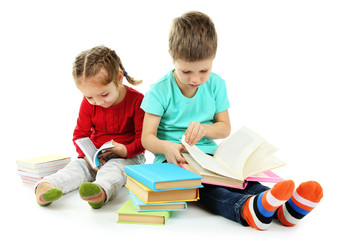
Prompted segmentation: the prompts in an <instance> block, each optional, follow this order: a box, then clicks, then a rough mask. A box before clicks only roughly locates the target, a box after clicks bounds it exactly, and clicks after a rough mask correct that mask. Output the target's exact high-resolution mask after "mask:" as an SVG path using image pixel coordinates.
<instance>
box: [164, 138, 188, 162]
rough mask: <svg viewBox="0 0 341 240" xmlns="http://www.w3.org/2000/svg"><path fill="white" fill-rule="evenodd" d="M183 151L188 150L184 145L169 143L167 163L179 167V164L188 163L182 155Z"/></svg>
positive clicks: (166, 153)
mask: <svg viewBox="0 0 341 240" xmlns="http://www.w3.org/2000/svg"><path fill="white" fill-rule="evenodd" d="M182 150H186V149H185V147H184V146H183V145H182V144H178V143H171V142H169V144H167V150H166V151H165V156H166V159H167V162H170V163H174V164H175V165H178V166H179V163H186V160H185V159H184V157H183V156H182V155H181V151H182Z"/></svg>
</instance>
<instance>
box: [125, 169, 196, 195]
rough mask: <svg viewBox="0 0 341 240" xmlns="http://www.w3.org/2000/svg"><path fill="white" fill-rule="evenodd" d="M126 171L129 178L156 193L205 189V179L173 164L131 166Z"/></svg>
mask: <svg viewBox="0 0 341 240" xmlns="http://www.w3.org/2000/svg"><path fill="white" fill-rule="evenodd" d="M124 169H125V174H126V175H127V176H129V177H131V178H133V179H134V180H136V181H137V182H139V183H141V184H143V185H145V186H146V187H148V188H150V189H151V190H153V191H155V192H157V191H170V190H178V189H189V188H201V187H203V186H202V185H201V179H202V178H203V177H201V176H200V175H198V174H195V173H193V172H190V171H188V170H186V169H183V168H181V167H179V166H176V165H175V164H173V163H158V164H142V165H130V166H125V167H124Z"/></svg>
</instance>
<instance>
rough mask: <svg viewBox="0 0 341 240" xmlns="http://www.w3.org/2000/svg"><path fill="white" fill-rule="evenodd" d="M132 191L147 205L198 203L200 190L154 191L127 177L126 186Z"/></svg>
mask: <svg viewBox="0 0 341 240" xmlns="http://www.w3.org/2000/svg"><path fill="white" fill-rule="evenodd" d="M125 186H126V187H127V188H128V189H129V190H130V191H132V192H133V193H134V194H135V195H136V196H138V197H139V198H140V199H141V200H142V201H144V202H145V203H148V204H149V203H165V202H190V201H198V199H199V189H198V188H188V189H177V190H170V191H157V192H155V191H153V190H152V189H150V188H148V187H146V186H145V185H143V184H142V183H140V182H138V181H136V180H134V179H133V178H130V177H129V176H128V177H127V183H126V185H125Z"/></svg>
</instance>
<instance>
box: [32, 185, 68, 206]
mask: <svg viewBox="0 0 341 240" xmlns="http://www.w3.org/2000/svg"><path fill="white" fill-rule="evenodd" d="M62 195H63V192H62V190H61V189H60V188H57V187H54V186H53V185H51V184H50V183H47V182H44V183H41V184H39V185H38V186H37V188H36V198H37V202H38V204H39V205H40V206H48V205H50V204H51V203H52V202H53V201H56V200H58V199H59V198H60V197H61V196H62Z"/></svg>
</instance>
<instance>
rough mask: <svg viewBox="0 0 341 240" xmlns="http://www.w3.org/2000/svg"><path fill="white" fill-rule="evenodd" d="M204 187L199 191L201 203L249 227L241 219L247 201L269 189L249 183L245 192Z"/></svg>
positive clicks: (210, 186)
mask: <svg viewBox="0 0 341 240" xmlns="http://www.w3.org/2000/svg"><path fill="white" fill-rule="evenodd" d="M203 185H204V187H203V188H200V190H199V191H200V201H199V202H201V203H202V204H203V205H205V206H206V207H207V208H208V209H209V210H210V211H212V212H214V213H216V214H219V215H221V216H223V217H225V218H228V219H230V220H232V221H235V222H238V223H240V224H242V225H244V226H248V224H247V222H246V221H245V220H244V219H243V218H242V217H241V213H242V210H243V206H244V203H245V202H246V200H247V199H248V198H249V197H251V196H253V195H257V194H259V193H262V192H264V191H267V190H268V189H269V188H268V187H267V186H264V185H262V184H260V183H258V182H249V183H248V185H247V187H246V188H245V189H243V190H241V189H234V188H228V187H221V186H215V185H209V184H203Z"/></svg>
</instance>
